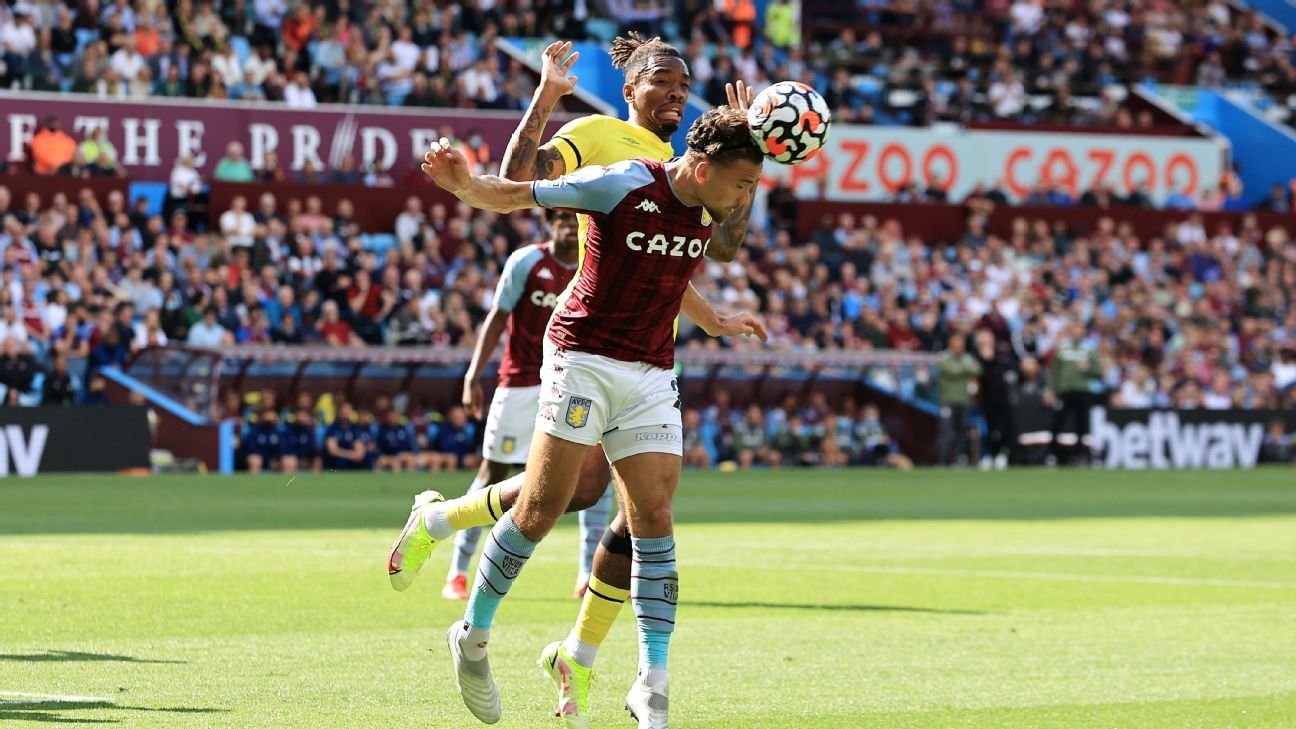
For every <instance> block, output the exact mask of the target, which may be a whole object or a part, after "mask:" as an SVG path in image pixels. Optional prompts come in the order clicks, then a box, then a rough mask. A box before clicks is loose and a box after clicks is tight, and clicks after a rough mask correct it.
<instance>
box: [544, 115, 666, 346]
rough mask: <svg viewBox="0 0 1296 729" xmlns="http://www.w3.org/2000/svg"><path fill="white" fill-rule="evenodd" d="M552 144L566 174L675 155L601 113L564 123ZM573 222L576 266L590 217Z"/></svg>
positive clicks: (580, 260)
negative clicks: (575, 237) (575, 241)
mask: <svg viewBox="0 0 1296 729" xmlns="http://www.w3.org/2000/svg"><path fill="white" fill-rule="evenodd" d="M551 141H553V145H554V149H557V150H558V152H559V153H560V154H562V158H563V163H564V164H565V165H566V166H567V169H566V172H567V173H571V172H575V171H576V170H579V169H580V168H582V167H587V166H589V165H597V166H600V167H606V166H608V165H614V164H616V163H617V162H624V161H626V160H628V159H638V158H640V157H646V158H648V159H655V160H660V161H662V162H665V161H666V160H668V159H671V158H672V157H674V156H675V148H674V147H672V146H671V144H670V142H663V141H662V140H661V137H658V136H657V135H656V134H653V133H652V132H650V131H648V130H647V129H644V128H643V127H637V126H635V125H633V124H631V123H630V122H628V121H625V120H623V119H615V118H613V117H610V116H604V115H603V114H591V115H590V116H586V117H581V118H580V119H574V120H572V121H569V122H567V123H566V124H564V125H563V126H562V128H561V129H559V130H558V131H557V132H554V135H553V139H552V140H551ZM576 219H577V221H579V228H577V236H578V240H579V241H580V253H579V254H578V257H577V261H578V263H577V266H579V265H581V264H583V263H584V262H585V234H586V231H587V229H588V228H589V216H588V215H584V214H580V215H577V216H576ZM575 284H576V277H575V276H573V277H572V282H571V284H570V285H572V286H574V285H575ZM675 333H676V334H679V317H675Z"/></svg>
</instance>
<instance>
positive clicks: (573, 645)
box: [563, 630, 599, 668]
mask: <svg viewBox="0 0 1296 729" xmlns="http://www.w3.org/2000/svg"><path fill="white" fill-rule="evenodd" d="M563 647H564V648H566V649H567V655H569V656H571V657H572V660H573V661H576V662H577V663H579V664H581V665H582V666H584V667H585V668H593V667H594V659H595V658H596V657H597V656H598V649H599V647H598V646H596V645H593V644H591V643H586V642H585V641H583V640H581V639H580V638H577V637H576V631H575V630H573V631H572V632H571V633H570V634H569V635H568V636H567V640H564V641H563Z"/></svg>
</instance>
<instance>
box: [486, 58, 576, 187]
mask: <svg viewBox="0 0 1296 729" xmlns="http://www.w3.org/2000/svg"><path fill="white" fill-rule="evenodd" d="M571 48H572V44H571V42H570V41H568V42H565V43H564V42H561V41H559V42H555V43H550V44H549V47H548V48H545V50H544V53H543V54H541V57H540V59H541V61H540V86H538V87H537V88H536V91H535V96H533V97H532V98H531V105H530V106H528V107H527V110H526V114H524V115H523V116H522V122H521V123H520V124H519V125H518V128H517V129H516V130H514V132H513V136H512V137H511V138H510V139H509V143H508V148H506V149H505V150H504V159H503V161H502V162H501V164H500V175H502V176H503V177H505V178H506V179H509V180H514V181H517V182H526V181H528V180H552V179H554V178H555V177H558V176H559V175H561V174H563V173H564V172H566V171H567V163H566V162H564V161H563V156H562V153H561V152H559V151H558V150H557V149H555V147H554V145H555V144H556V142H553V141H551V142H549V143H548V144H545V145H543V146H541V144H540V135H542V134H544V128H545V124H546V123H548V121H549V115H550V114H551V113H553V109H554V107H555V106H557V105H558V101H559V100H560V99H562V97H564V96H566V95H567V94H570V93H571V92H572V91H573V90H575V88H576V77H575V76H568V75H567V72H568V71H570V70H571V69H572V66H573V65H574V64H575V63H576V59H577V58H579V57H580V53H579V52H578V53H572V54H571V55H570V56H568V55H567V54H568V53H570V52H571Z"/></svg>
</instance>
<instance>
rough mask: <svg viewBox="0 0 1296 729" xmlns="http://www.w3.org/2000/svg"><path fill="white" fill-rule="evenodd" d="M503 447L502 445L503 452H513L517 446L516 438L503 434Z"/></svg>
mask: <svg viewBox="0 0 1296 729" xmlns="http://www.w3.org/2000/svg"><path fill="white" fill-rule="evenodd" d="M503 447H504V452H505V453H512V452H513V449H514V448H517V438H514V437H513V436H511V435H509V436H505V437H504V446H503Z"/></svg>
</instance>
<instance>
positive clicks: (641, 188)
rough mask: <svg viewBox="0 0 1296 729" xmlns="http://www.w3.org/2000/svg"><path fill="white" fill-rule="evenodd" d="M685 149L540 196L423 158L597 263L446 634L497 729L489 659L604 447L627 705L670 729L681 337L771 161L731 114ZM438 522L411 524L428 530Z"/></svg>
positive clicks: (469, 700) (647, 723) (573, 179)
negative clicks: (630, 643) (718, 236)
mask: <svg viewBox="0 0 1296 729" xmlns="http://www.w3.org/2000/svg"><path fill="white" fill-rule="evenodd" d="M687 144H688V152H687V153H686V154H685V155H684V156H683V157H681V158H679V159H675V160H672V161H670V162H667V163H662V162H658V161H655V160H648V159H638V160H632V161H629V162H622V163H619V164H616V165H613V166H611V167H607V168H590V169H587V170H582V171H580V172H576V173H573V174H570V175H566V176H564V177H560V178H559V179H557V180H552V181H534V182H532V183H530V184H526V183H518V182H513V181H509V180H505V179H503V178H499V177H494V176H490V175H486V176H474V175H472V174H471V173H470V172H469V170H468V164H467V160H466V159H465V158H464V156H463V154H462V153H460V152H459V151H458V150H455V149H454V148H452V147H451V146H450V144H449V141H448V140H445V139H442V140H441V141H440V142H438V143H434V144H433V145H432V149H431V151H430V152H429V153H428V154H427V156H426V158H425V164H424V166H423V169H424V171H425V172H426V173H427V174H428V175H429V176H430V177H431V178H432V179H433V180H434V181H435V182H436V183H437V185H439V186H440V187H442V188H443V189H446V190H448V191H450V192H451V193H453V194H454V195H455V196H456V197H458V198H459V199H460V200H463V201H465V202H467V203H468V204H469V205H472V206H473V207H477V208H482V209H487V210H495V211H498V212H510V211H512V210H517V209H521V208H527V207H534V206H537V205H541V206H545V207H550V208H566V209H574V210H580V211H581V212H584V213H586V214H587V215H589V216H590V217H589V223H588V227H587V235H586V256H585V259H584V261H583V262H582V264H581V268H580V270H579V272H578V273H577V277H576V280H575V282H574V284H573V286H572V287H571V288H569V289H568V291H567V292H566V293H565V294H564V296H563V297H562V299H561V300H560V301H559V305H558V307H557V308H556V309H555V311H554V316H553V318H552V319H551V321H550V324H549V329H548V333H547V335H546V340H545V353H544V362H543V364H542V366H541V387H540V412H539V415H538V417H537V419H536V432H535V434H534V436H533V440H532V446H531V453H530V458H529V459H528V466H529V467H528V468H527V470H526V471H525V472H524V481H523V486H522V492H521V494H520V495H519V497H518V501H517V505H516V506H515V507H514V509H513V511H512V512H510V513H508V514H505V515H504V516H503V517H501V518H500V520H499V521H498V522H497V523H496V524H495V527H494V528H493V529H492V530H491V534H490V539H489V540H488V541H487V543H486V547H485V550H484V551H483V553H482V560H481V562H480V563H479V569H478V571H477V575H476V578H475V580H474V584H473V590H472V593H471V597H470V598H469V602H468V608H467V610H466V612H465V616H464V621H463V623H455V624H454V625H451V626H450V628H449V630H448V631H447V633H446V638H447V643H448V645H449V647H450V651H451V655H452V658H453V660H454V664H455V668H456V674H457V675H456V678H457V681H458V684H459V688H460V693H461V695H462V697H463V699H464V703H465V704H466V705H467V707H468V709H469V710H470V711H472V713H473V714H474V715H475V716H476V717H477V718H478V719H480V720H482V721H483V722H486V723H494V722H496V721H498V720H499V718H500V703H499V692H498V689H497V688H496V686H495V682H494V679H493V677H492V676H491V672H490V666H489V663H488V660H487V655H486V646H487V643H488V641H489V637H490V627H491V624H492V622H493V621H494V616H495V611H496V610H497V609H498V607H499V603H500V600H501V599H502V598H503V597H504V596H505V595H506V594H508V590H509V588H510V587H511V586H512V583H513V580H514V579H516V578H517V576H518V575H519V574H520V573H521V571H522V569H523V568H524V567H525V566H526V562H527V560H528V559H529V558H530V556H531V554H532V552H533V551H534V550H535V547H536V544H537V543H538V542H539V541H540V540H541V539H543V538H544V537H545V535H547V534H548V533H549V531H550V530H551V529H552V528H553V526H554V524H555V523H556V522H557V520H558V518H559V517H560V516H561V515H562V513H563V512H564V511H566V509H567V506H568V504H569V503H570V502H571V498H572V494H573V493H574V491H575V488H576V481H577V476H578V474H579V472H580V470H581V466H582V464H583V463H584V461H585V457H586V455H587V453H588V451H589V449H590V448H591V447H593V446H594V445H596V444H598V443H599V442H600V441H602V443H603V446H604V450H605V452H606V454H607V459H608V461H610V462H611V464H612V471H613V473H614V475H615V476H616V480H617V486H618V489H619V491H620V495H621V497H622V504H623V505H624V511H625V512H626V518H627V521H628V523H629V528H630V533H631V534H632V535H633V536H632V537H631V548H632V555H633V561H634V563H635V565H636V567H635V572H634V574H633V575H632V576H631V589H630V602H631V604H632V606H633V607H634V611H635V615H636V617H637V619H638V620H637V623H638V632H639V643H640V646H641V651H640V667H639V676H638V678H637V679H636V681H635V683H634V685H633V686H632V687H631V689H630V691H629V693H628V694H627V695H626V705H627V707H628V708H629V709H630V711H631V713H632V714H633V715H634V716H635V717H636V718H637V720H638V722H639V726H640V728H641V729H664V728H665V727H667V726H668V713H669V712H668V706H669V699H668V696H669V680H668V676H667V672H666V667H667V654H668V651H669V646H670V637H671V633H672V632H673V631H674V626H675V617H676V615H675V606H676V603H677V600H678V596H679V580H678V573H677V572H676V569H675V541H674V526H673V519H672V515H671V501H672V498H673V496H674V493H675V488H676V486H677V485H678V483H679V475H680V467H681V464H682V442H683V436H682V424H681V418H680V410H679V392H678V389H679V388H678V384H677V383H676V380H675V375H674V371H673V367H674V357H675V343H674V334H673V324H672V322H673V320H674V318H675V317H676V316H677V315H678V314H679V311H680V307H681V305H682V302H683V298H684V295H685V291H686V290H687V288H688V285H689V279H690V277H691V276H692V275H693V273H694V272H695V271H696V269H697V267H698V264H699V263H700V262H701V260H702V255H703V252H704V251H705V250H706V248H707V246H708V245H709V244H710V243H711V236H712V224H711V223H712V220H713V219H714V220H717V221H721V222H723V221H726V220H728V219H729V217H730V216H731V215H733V214H735V212H738V211H740V209H741V208H742V207H744V205H745V204H746V201H748V200H750V197H751V190H752V189H753V188H754V187H755V185H756V184H757V183H758V182H759V180H760V174H761V162H762V159H763V158H762V156H761V153H760V151H759V150H758V149H757V148H756V146H755V143H754V142H753V141H752V137H751V132H750V130H749V129H748V127H747V121H746V115H745V114H743V113H742V112H740V111H738V110H736V109H733V108H730V107H720V108H717V109H712V110H710V111H708V112H707V113H705V114H703V115H702V117H701V118H700V119H698V121H697V122H696V123H695V124H694V125H693V128H692V129H690V130H689V134H688V138H687ZM424 510H426V509H419V510H416V514H415V515H414V518H412V519H411V522H413V523H419V522H422V519H421V518H420V515H419V514H418V512H420V511H424ZM410 526H411V525H407V529H409V528H410ZM559 658H560V656H559V655H558V654H555V655H554V661H555V664H556V663H557V660H558V659H559ZM564 663H565V662H564ZM577 709H578V707H575V706H571V707H560V713H576V710H577ZM586 718H588V717H586Z"/></svg>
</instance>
